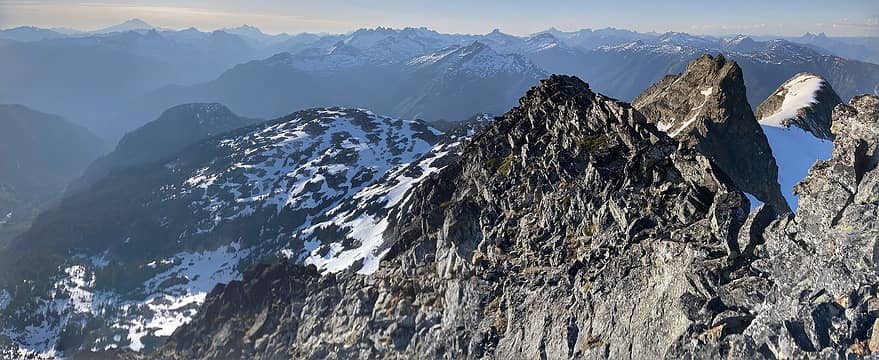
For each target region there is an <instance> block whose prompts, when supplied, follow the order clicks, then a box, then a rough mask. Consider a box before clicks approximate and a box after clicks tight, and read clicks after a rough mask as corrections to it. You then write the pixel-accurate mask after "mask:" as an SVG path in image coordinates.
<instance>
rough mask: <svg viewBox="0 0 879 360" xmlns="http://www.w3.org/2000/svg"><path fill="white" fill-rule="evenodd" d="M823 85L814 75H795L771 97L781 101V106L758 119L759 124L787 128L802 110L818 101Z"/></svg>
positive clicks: (820, 79)
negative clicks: (778, 98)
mask: <svg viewBox="0 0 879 360" xmlns="http://www.w3.org/2000/svg"><path fill="white" fill-rule="evenodd" d="M825 83H826V82H825V81H824V79H823V78H821V77H820V76H817V75H814V74H809V73H801V74H797V75H796V76H794V77H793V78H791V79H790V80H788V81H787V82H785V83H784V84H782V85H781V88H780V90H779V91H777V92H776V93H775V94H774V95H773V96H777V97H780V98H782V99H783V100H782V103H781V106H780V107H779V108H778V110H776V111H775V112H774V113H772V114H771V115H769V116H766V117H764V118H762V119H760V120H759V121H760V124H761V125H767V126H775V127H789V126H790V121H791V120H792V119H793V118H795V117H797V116H798V113H799V112H800V111H801V110H802V109H804V108H807V107H809V106H812V104H815V103H816V102H817V101H818V99H817V94H818V91H819V90H821V88H822V87H824V86H825Z"/></svg>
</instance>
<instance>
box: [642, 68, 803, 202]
mask: <svg viewBox="0 0 879 360" xmlns="http://www.w3.org/2000/svg"><path fill="white" fill-rule="evenodd" d="M632 105H633V106H634V107H635V108H636V109H638V111H640V112H642V113H643V114H644V116H646V117H647V119H648V120H650V121H651V122H653V123H656V125H657V127H658V128H659V129H660V130H664V131H665V132H667V133H668V134H669V136H671V137H672V138H674V139H676V140H678V141H679V142H681V143H682V144H683V145H684V146H686V147H689V148H693V149H696V150H698V151H700V152H702V153H703V154H705V155H706V156H708V157H709V158H710V159H711V160H712V161H714V162H715V163H717V165H718V166H719V167H720V168H721V169H722V170H723V171H724V172H726V173H727V174H728V175H729V176H730V178H731V179H732V181H733V183H734V184H736V186H738V187H739V188H740V189H741V190H743V191H745V192H748V193H751V194H753V195H754V196H755V197H756V198H758V199H760V200H761V201H763V202H765V203H767V204H770V205H771V206H773V207H774V208H775V209H776V210H777V211H778V212H780V213H784V212H789V211H790V207H789V206H788V204H787V202H786V201H785V200H784V197H783V196H782V194H781V189H780V187H779V185H778V166H777V165H776V163H775V160H774V158H773V157H772V150H771V149H770V147H769V143H768V142H767V140H766V136H765V135H764V134H763V131H762V130H761V129H760V125H759V124H758V123H757V120H756V119H755V118H754V114H753V112H752V111H751V106H750V105H749V104H748V100H747V97H746V93H745V83H744V80H743V78H742V69H741V68H739V66H738V65H737V64H736V63H735V62H734V61H728V60H726V59H725V58H724V57H723V55H717V57H711V56H710V55H703V56H702V57H700V58H698V59H696V60H694V61H692V62H690V64H689V65H688V66H687V69H686V71H684V72H683V73H682V74H680V75H676V76H673V75H670V76H667V77H666V78H665V79H663V80H662V81H660V82H658V83H656V84H654V85H653V86H651V87H650V88H649V89H647V90H646V91H644V92H643V93H642V94H641V95H640V96H638V98H637V99H635V101H634V102H633V103H632Z"/></svg>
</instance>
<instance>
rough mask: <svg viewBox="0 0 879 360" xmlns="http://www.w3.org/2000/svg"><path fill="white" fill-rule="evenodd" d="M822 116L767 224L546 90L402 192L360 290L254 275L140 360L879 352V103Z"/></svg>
mask: <svg viewBox="0 0 879 360" xmlns="http://www.w3.org/2000/svg"><path fill="white" fill-rule="evenodd" d="M833 117H834V119H833V123H834V126H833V132H834V135H835V137H836V143H835V148H834V152H833V157H832V159H830V160H829V161H826V162H821V163H818V164H816V165H815V166H814V168H813V169H812V171H811V173H810V175H809V177H808V178H807V179H806V180H805V181H804V182H803V183H802V184H801V185H800V186H799V188H798V192H799V194H800V196H801V199H802V200H801V203H800V207H799V211H798V213H797V214H796V215H792V216H787V217H784V218H781V219H776V217H777V216H776V214H775V213H773V211H771V210H770V209H769V208H768V207H761V208H758V209H757V210H755V211H753V212H751V213H750V214H749V213H748V211H747V210H748V209H749V204H748V200H747V199H746V198H745V196H743V194H742V193H741V192H740V191H738V190H737V189H736V188H735V187H734V186H733V185H732V182H731V181H730V180H729V178H728V177H727V176H726V175H725V174H724V173H722V172H721V171H719V170H718V169H717V167H716V166H714V165H713V164H712V162H710V161H709V160H708V159H707V158H705V157H704V156H702V155H700V154H699V153H697V152H694V151H692V150H688V149H687V148H686V147H679V146H678V144H677V142H675V141H674V140H672V139H671V138H669V137H668V136H667V135H666V134H665V133H664V132H661V131H659V130H657V129H656V127H655V126H654V125H651V124H648V122H647V121H646V120H645V118H644V117H643V116H642V115H641V114H640V113H639V112H638V111H636V110H635V109H633V108H632V107H631V106H629V105H628V104H625V103H622V102H618V101H615V100H613V99H610V98H607V97H605V96H602V95H600V94H596V93H593V92H592V91H591V90H590V89H589V87H588V85H586V84H585V83H583V82H582V81H580V80H579V79H576V78H572V77H564V76H553V77H551V78H550V79H548V80H545V81H543V82H541V84H540V85H539V86H538V87H535V88H534V89H532V90H531V91H529V92H528V94H527V95H526V96H525V97H523V98H522V99H521V100H520V104H519V106H518V107H516V108H514V109H513V110H511V111H510V112H508V113H507V114H505V115H503V116H502V117H500V118H498V119H497V120H496V121H495V122H494V123H492V124H490V125H489V126H488V127H487V128H486V129H484V130H483V131H481V132H480V133H478V134H476V135H475V136H474V137H473V138H472V140H470V141H469V142H468V143H467V144H465V145H464V146H465V148H464V151H463V156H462V157H461V159H460V160H459V161H458V162H457V163H455V164H452V165H450V166H447V167H446V168H444V169H443V170H441V171H440V172H439V173H437V174H435V175H433V176H432V177H431V178H430V179H428V180H427V181H425V182H424V183H422V184H420V185H419V186H417V187H416V188H414V189H413V192H412V194H411V196H410V197H409V198H408V200H407V202H406V203H405V205H404V206H401V207H400V209H399V210H397V211H398V213H396V214H394V216H392V218H393V221H392V223H391V225H390V226H389V227H388V230H387V231H386V232H385V237H386V238H390V239H396V242H395V243H394V244H393V246H392V248H391V251H390V252H389V253H388V255H387V256H386V258H385V259H384V260H383V262H382V265H381V267H380V268H379V269H378V271H376V272H375V273H374V274H373V275H371V276H361V275H356V274H351V273H339V274H328V275H321V274H319V273H318V272H317V271H316V270H315V269H314V268H310V267H302V266H299V265H295V264H291V263H288V262H281V263H277V264H274V265H263V266H258V267H255V268H253V269H251V270H250V271H249V272H248V273H247V274H245V276H244V279H243V280H242V281H240V282H239V281H233V282H231V283H229V284H227V285H221V286H218V287H217V288H215V289H214V291H213V292H212V293H211V294H210V295H209V296H208V299H207V301H206V303H205V304H204V306H203V307H202V308H201V310H200V311H199V312H198V315H197V317H196V318H195V319H194V320H193V321H192V322H191V323H190V324H188V325H185V326H183V327H181V328H179V329H178V330H177V331H176V332H175V333H174V334H173V335H172V336H171V338H170V340H169V341H168V343H167V344H166V345H165V346H164V347H163V348H162V349H161V350H160V351H159V352H157V353H155V354H152V355H150V356H152V357H154V358H224V359H225V358H382V357H390V358H398V357H399V358H554V359H555V358H615V359H616V358H725V359H754V358H758V359H759V358H767V359H775V358H850V357H852V356H854V357H858V356H867V355H870V354H871V353H873V352H874V351H875V352H879V323H877V322H876V321H875V320H876V317H877V315H879V297H877V294H876V290H877V285H879V278H877V272H876V269H877V267H876V266H877V264H876V262H877V261H879V259H877V257H879V255H877V254H879V250H877V243H879V234H877V229H879V219H877V212H879V170H877V163H879V150H877V148H879V98H877V97H874V96H862V97H857V98H855V99H853V100H852V101H851V103H850V104H849V105H840V106H838V107H837V108H836V109H835V111H834V114H833ZM874 327H875V328H877V330H876V331H874V330H873V329H874Z"/></svg>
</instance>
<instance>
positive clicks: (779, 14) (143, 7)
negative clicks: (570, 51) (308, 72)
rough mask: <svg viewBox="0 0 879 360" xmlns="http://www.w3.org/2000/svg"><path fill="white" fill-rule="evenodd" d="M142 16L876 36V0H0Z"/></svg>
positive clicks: (45, 19) (296, 25) (58, 22)
mask: <svg viewBox="0 0 879 360" xmlns="http://www.w3.org/2000/svg"><path fill="white" fill-rule="evenodd" d="M130 18H140V19H143V20H145V21H147V22H149V23H151V24H153V25H156V26H162V27H169V28H185V27H189V26H195V27H197V28H199V29H202V30H213V29H217V28H222V27H230V26H238V25H241V24H250V25H255V26H258V27H260V28H262V29H263V30H264V31H266V32H270V33H278V32H291V33H293V32H304V31H310V32H347V31H350V30H354V29H357V28H361V27H375V26H390V27H404V26H427V27H430V28H433V29H436V30H439V31H442V32H457V33H485V32H488V31H491V30H492V29H494V28H500V29H501V30H503V31H505V32H508V33H513V34H527V33H532V32H536V31H540V30H544V29H546V28H549V27H550V26H555V27H557V28H560V29H562V30H574V29H580V28H587V27H588V28H601V27H617V28H626V29H633V30H638V31H657V32H665V31H684V32H690V33H698V34H712V35H722V34H734V33H746V34H755V35H763V34H776V35H799V34H802V33H805V32H807V31H811V32H820V31H823V32H826V33H828V34H831V35H876V36H879V0H822V1H812V0H724V1H711V0H665V1H632V0H616V1H613V0H604V1H591V0H580V1H576V0H543V1H539V0H528V1H526V0H470V1H465V0H440V1H422V0H349V1H338V0H311V1H296V0H293V1H289V0H286V1H285V0H248V1H245V0H213V1H208V0H187V1H165V0H158V1H145V0H127V1H103V2H101V1H100V0H96V2H83V1H71V0H0V28H9V27H14V26H20V25H35V26H40V27H71V28H77V29H84V30H93V29H97V28H102V27H106V26H109V25H113V24H116V23H119V22H122V21H124V20H127V19H130Z"/></svg>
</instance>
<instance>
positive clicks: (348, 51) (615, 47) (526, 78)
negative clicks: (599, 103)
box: [0, 20, 879, 142]
mask: <svg viewBox="0 0 879 360" xmlns="http://www.w3.org/2000/svg"><path fill="white" fill-rule="evenodd" d="M822 45H826V46H828V47H829V48H831V49H834V50H833V51H832V50H828V49H825V48H822V47H821V46H822ZM705 53H712V54H717V53H722V54H724V56H726V57H727V58H728V59H732V60H735V61H737V63H738V64H739V66H740V67H741V68H742V69H743V73H744V80H745V85H746V86H747V88H748V93H747V94H746V95H747V97H748V101H749V103H750V104H752V105H757V104H759V103H760V102H761V101H763V100H764V99H766V98H767V97H769V95H771V94H772V91H773V90H774V89H775V88H776V87H777V86H778V85H779V84H780V83H782V82H784V81H785V80H787V79H789V78H791V77H792V76H793V75H795V74H797V73H800V72H809V73H812V74H815V75H817V76H821V77H823V78H825V79H827V80H828V81H829V82H830V83H832V84H833V85H834V89H835V91H836V92H837V93H838V94H839V95H840V97H841V98H842V99H843V100H847V99H850V98H851V97H852V96H854V95H857V94H862V93H871V92H874V91H876V90H875V86H876V84H877V83H879V65H876V64H875V61H876V60H875V57H874V55H871V54H879V42H876V40H875V38H865V39H855V38H828V37H826V36H825V37H823V38H822V37H818V36H811V37H804V38H785V39H777V38H768V39H762V38H760V39H758V38H751V37H748V36H731V37H727V38H714V37H706V36H695V35H690V34H684V33H674V32H669V33H663V34H657V33H638V32H633V31H627V30H621V29H612V28H608V29H583V30H578V31H574V32H563V31H559V30H557V29H549V30H547V31H542V32H538V33H535V34H531V35H527V36H514V35H509V34H505V33H503V32H501V31H499V30H495V31H492V32H489V33H486V34H473V35H464V34H444V33H439V32H436V31H433V30H430V29H426V28H403V29H390V28H381V27H379V28H374V29H359V30H357V31H353V32H351V33H346V34H308V33H304V34H295V35H289V34H277V35H268V34H265V33H262V32H261V31H260V30H259V29H257V28H254V27H252V26H242V27H238V28H230V29H221V30H216V31H211V32H203V31H199V30H198V29H195V28H187V29H182V30H169V29H161V28H155V27H154V26H151V25H149V24H146V23H144V22H143V21H139V20H132V21H130V22H127V23H124V24H120V25H119V26H115V27H111V28H107V29H102V30H97V31H92V32H75V31H70V30H68V29H40V28H34V27H20V28H16V29H8V30H0V63H2V64H3V65H4V66H3V67H2V68H0V78H3V79H4V82H3V83H2V84H0V97H2V98H3V99H5V100H4V101H7V102H15V103H21V104H24V105H26V106H29V107H31V108H35V109H41V110H43V111H47V112H52V113H57V114H61V115H63V116H64V117H66V118H68V119H70V120H71V121H74V122H75V123H77V124H79V125H82V126H85V127H87V128H89V129H90V130H91V131H93V132H95V133H96V134H98V135H100V136H102V137H104V138H106V139H108V140H111V141H112V142H115V141H116V140H118V139H119V138H121V136H122V135H124V134H125V133H127V132H129V131H131V130H133V129H136V128H138V127H140V126H142V125H143V124H145V123H147V122H148V121H151V120H153V119H155V118H156V117H158V116H159V115H160V114H161V112H162V111H164V110H165V109H167V108H169V107H172V106H176V105H179V104H184V103H190V102H206V103H213V102H218V103H223V104H225V105H227V106H229V108H230V109H231V110H232V111H234V112H235V113H238V114H240V115H242V116H245V117H251V118H265V119H269V118H277V117H280V116H283V115H286V114H289V113H291V112H294V111H298V110H301V109H305V108H313V107H327V106H346V107H362V108H368V109H371V110H373V111H376V112H378V113H382V114H386V115H391V116H398V117H404V118H421V119H424V120H427V121H434V120H440V119H463V118H466V117H467V116H470V115H472V114H474V113H477V112H492V113H501V112H503V111H506V110H507V109H509V108H510V107H512V106H514V105H515V104H516V100H517V99H518V96H519V95H521V94H522V93H523V92H524V91H525V90H527V89H528V88H529V87H530V86H533V85H534V84H536V83H537V80H538V79H541V78H544V77H546V75H547V74H551V73H557V74H572V75H576V76H579V77H581V78H583V79H589V82H590V84H591V86H592V88H593V89H596V90H597V91H600V92H602V93H604V94H607V95H609V96H612V97H615V98H618V99H622V100H625V101H631V100H633V99H635V98H636V97H637V96H638V95H639V94H640V93H641V92H642V91H643V90H644V89H645V88H647V87H648V86H650V85H651V84H653V83H655V82H657V81H659V80H661V79H662V78H663V77H664V76H665V75H666V74H671V73H678V72H682V71H684V70H685V68H686V66H687V64H688V63H689V62H690V61H692V60H693V59H696V58H698V57H699V56H700V55H702V54H705ZM871 59H872V60H871ZM870 61H872V63H871V62H870ZM69 84H77V85H80V87H79V90H78V91H76V92H69V91H66V88H67V86H69Z"/></svg>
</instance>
